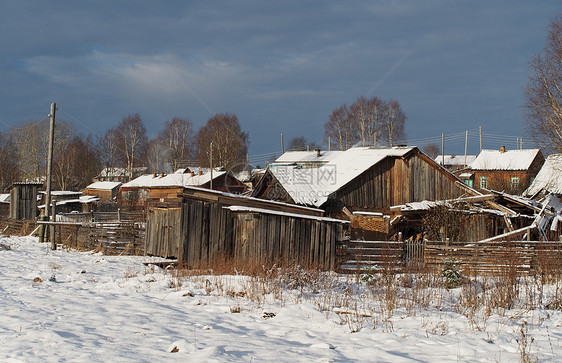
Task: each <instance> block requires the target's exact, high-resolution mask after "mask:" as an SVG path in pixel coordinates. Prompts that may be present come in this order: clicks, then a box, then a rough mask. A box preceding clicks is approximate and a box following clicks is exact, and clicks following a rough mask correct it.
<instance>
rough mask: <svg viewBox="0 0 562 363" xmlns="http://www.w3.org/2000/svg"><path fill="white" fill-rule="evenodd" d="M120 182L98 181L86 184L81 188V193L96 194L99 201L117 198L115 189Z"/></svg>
mask: <svg viewBox="0 0 562 363" xmlns="http://www.w3.org/2000/svg"><path fill="white" fill-rule="evenodd" d="M121 185H122V183H121V182H113V181H100V182H94V183H92V184H90V185H88V186H87V187H86V188H85V189H84V190H82V195H91V196H96V197H98V198H99V199H100V201H101V202H107V201H113V200H115V199H116V198H117V191H118V190H119V187H120V186H121Z"/></svg>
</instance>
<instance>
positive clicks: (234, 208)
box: [223, 205, 349, 223]
mask: <svg viewBox="0 0 562 363" xmlns="http://www.w3.org/2000/svg"><path fill="white" fill-rule="evenodd" d="M223 208H224V209H228V210H231V211H232V212H250V213H261V214H274V215H278V216H285V217H293V218H304V219H312V220H316V221H323V222H337V223H349V221H346V220H343V219H335V218H329V217H318V216H311V215H309V214H298V213H288V212H280V211H276V210H271V209H263V208H254V207H245V206H238V205H232V206H229V207H223Z"/></svg>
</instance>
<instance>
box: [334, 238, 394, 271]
mask: <svg viewBox="0 0 562 363" xmlns="http://www.w3.org/2000/svg"><path fill="white" fill-rule="evenodd" d="M336 251H337V268H336V271H338V272H341V273H355V272H361V271H379V270H393V271H394V270H400V269H402V267H403V265H404V263H403V261H404V242H399V241H360V240H347V241H344V243H341V244H340V245H339V246H338V248H337V250H336Z"/></svg>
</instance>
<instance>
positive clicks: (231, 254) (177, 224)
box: [146, 187, 349, 269]
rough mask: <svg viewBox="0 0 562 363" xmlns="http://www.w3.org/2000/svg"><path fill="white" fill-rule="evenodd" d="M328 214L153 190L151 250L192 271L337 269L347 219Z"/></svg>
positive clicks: (220, 195)
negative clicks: (267, 265) (217, 267)
mask: <svg viewBox="0 0 562 363" xmlns="http://www.w3.org/2000/svg"><path fill="white" fill-rule="evenodd" d="M322 215H323V211H322V210H319V209H315V208H308V207H303V206H298V205H292V204H285V203H280V202H274V201H267V200H261V199H257V198H251V197H246V196H241V195H235V194H230V193H225V192H220V191H214V190H208V189H202V188H193V187H185V188H183V189H182V191H181V192H179V193H178V191H177V190H176V189H175V188H167V189H163V188H150V189H149V210H148V218H147V228H146V251H147V253H148V254H150V255H155V256H162V257H176V258H178V259H179V260H180V261H181V262H183V263H185V264H187V265H188V266H190V267H198V266H204V265H205V264H208V263H211V264H212V263H213V262H215V263H216V262H217V261H222V260H226V259H228V260H231V261H234V263H236V264H244V263H247V262H248V261H252V262H266V261H270V262H275V263H278V264H283V263H285V264H300V265H302V266H317V267H320V268H324V269H334V268H335V263H336V262H335V261H336V260H335V258H336V243H338V242H340V241H341V240H342V239H343V238H344V234H345V233H346V228H345V226H346V225H348V224H349V222H347V221H343V220H337V219H332V218H325V217H322Z"/></svg>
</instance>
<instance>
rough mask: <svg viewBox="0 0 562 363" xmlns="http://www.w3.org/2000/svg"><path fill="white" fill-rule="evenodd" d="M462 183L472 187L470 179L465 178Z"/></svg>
mask: <svg viewBox="0 0 562 363" xmlns="http://www.w3.org/2000/svg"><path fill="white" fill-rule="evenodd" d="M464 183H465V184H466V185H468V186H469V187H471V188H472V179H465V180H464Z"/></svg>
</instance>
